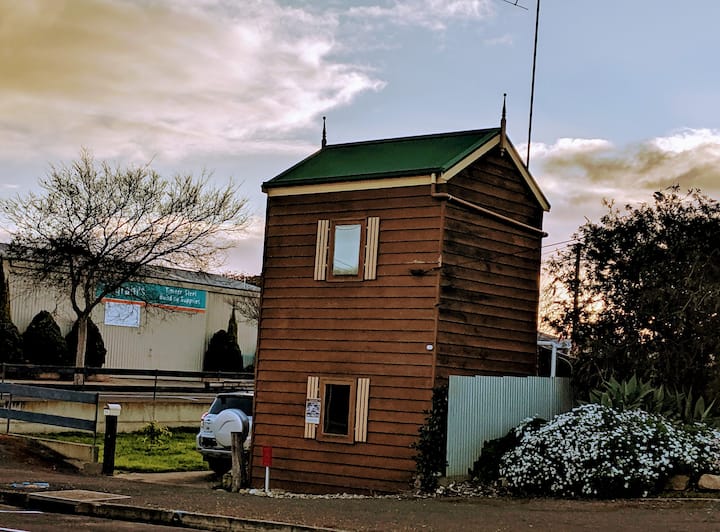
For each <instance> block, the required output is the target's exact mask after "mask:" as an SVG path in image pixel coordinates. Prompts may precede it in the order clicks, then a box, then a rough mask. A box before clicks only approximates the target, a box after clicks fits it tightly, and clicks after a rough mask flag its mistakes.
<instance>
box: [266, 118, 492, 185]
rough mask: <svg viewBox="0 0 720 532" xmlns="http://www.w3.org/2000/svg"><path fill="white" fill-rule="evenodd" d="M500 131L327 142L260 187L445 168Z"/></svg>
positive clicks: (424, 172) (390, 175)
mask: <svg viewBox="0 0 720 532" xmlns="http://www.w3.org/2000/svg"><path fill="white" fill-rule="evenodd" d="M499 133H500V128H491V129H476V130H473V131H459V132H454V133H439V134H435V135H421V136H417V137H402V138H395V139H385V140H372V141H367V142H351V143H348V144H332V145H330V144H328V145H327V146H325V147H324V148H322V149H320V150H318V151H317V152H315V153H314V154H312V155H311V156H309V157H308V158H306V159H305V160H303V161H300V162H299V163H298V164H296V165H295V166H293V167H291V168H289V169H287V170H285V171H284V172H283V173H281V174H279V175H277V176H276V177H274V178H272V179H271V180H270V181H267V182H265V183H263V188H273V187H284V186H293V185H310V184H319V183H333V182H339V181H356V180H360V179H373V178H380V177H402V176H411V175H424V174H429V173H431V172H438V173H439V172H444V171H446V170H448V169H449V168H451V167H452V166H453V165H455V164H456V163H458V162H459V161H461V160H462V159H463V158H464V157H466V156H467V155H469V154H471V153H472V152H473V151H475V150H476V149H478V148H479V147H481V146H482V145H483V144H485V143H486V142H488V141H489V140H490V139H492V138H493V137H495V136H496V135H498V134H499Z"/></svg>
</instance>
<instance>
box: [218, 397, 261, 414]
mask: <svg viewBox="0 0 720 532" xmlns="http://www.w3.org/2000/svg"><path fill="white" fill-rule="evenodd" d="M252 407H253V398H252V396H250V395H220V396H218V397H216V398H215V400H214V401H213V404H212V405H211V406H210V410H209V412H208V413H209V414H219V413H220V412H222V411H223V410H227V409H228V408H236V409H238V410H242V411H243V412H245V413H246V414H247V415H248V416H252Z"/></svg>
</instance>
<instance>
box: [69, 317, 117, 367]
mask: <svg viewBox="0 0 720 532" xmlns="http://www.w3.org/2000/svg"><path fill="white" fill-rule="evenodd" d="M77 337H78V322H77V321H76V322H75V323H73V326H72V329H70V332H69V333H68V334H67V336H66V337H65V341H66V342H67V346H68V350H69V351H70V357H71V359H72V360H71V362H70V365H71V366H74V365H75V353H76V352H77V341H78V340H77ZM106 356H107V349H106V348H105V342H104V341H103V338H102V334H100V329H98V326H97V325H95V322H94V321H92V320H91V319H89V318H88V322H87V342H86V344H85V366H86V367H88V368H101V367H103V365H104V364H105V357H106Z"/></svg>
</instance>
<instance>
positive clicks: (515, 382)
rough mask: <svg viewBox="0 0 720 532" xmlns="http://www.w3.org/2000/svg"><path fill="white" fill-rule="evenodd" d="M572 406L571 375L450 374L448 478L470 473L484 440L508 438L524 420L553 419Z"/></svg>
mask: <svg viewBox="0 0 720 532" xmlns="http://www.w3.org/2000/svg"><path fill="white" fill-rule="evenodd" d="M571 408H572V393H571V389H570V379H566V378H552V377H485V376H478V377H460V376H451V377H450V388H449V391H448V442H447V461H448V469H447V476H448V477H457V476H466V475H467V471H468V469H469V468H471V467H472V466H473V464H474V462H475V461H476V460H477V459H478V457H479V456H480V451H481V450H482V447H483V444H484V443H485V442H486V441H489V440H492V439H495V438H500V437H502V436H505V434H507V433H508V431H509V430H510V429H512V428H513V427H515V426H517V425H518V424H519V423H520V422H521V421H522V420H523V419H525V418H527V417H532V416H539V417H541V418H543V419H550V418H551V417H553V416H554V415H556V414H559V413H562V412H567V411H569V410H570V409H571Z"/></svg>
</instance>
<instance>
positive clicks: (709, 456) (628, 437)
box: [500, 404, 720, 498]
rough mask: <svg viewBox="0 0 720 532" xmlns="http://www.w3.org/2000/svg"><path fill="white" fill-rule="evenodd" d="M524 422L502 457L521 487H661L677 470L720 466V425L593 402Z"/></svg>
mask: <svg viewBox="0 0 720 532" xmlns="http://www.w3.org/2000/svg"><path fill="white" fill-rule="evenodd" d="M518 430H524V435H523V436H522V438H521V440H520V443H519V445H518V446H517V447H516V448H515V449H513V450H512V451H510V452H508V453H507V454H505V455H504V456H503V458H502V462H501V467H500V474H501V475H503V476H504V477H505V478H506V479H507V482H508V487H509V488H510V489H512V490H513V491H515V492H517V493H521V494H528V495H557V496H569V497H604V498H609V497H636V496H647V495H648V494H651V493H656V492H658V491H659V490H660V489H662V487H663V486H664V484H665V482H666V481H667V479H668V478H669V477H670V476H671V475H672V474H675V473H689V474H691V475H698V474H700V473H702V472H712V471H715V470H717V465H718V464H716V463H715V464H713V462H712V461H713V459H715V458H714V457H716V456H717V454H718V453H719V452H720V432H718V431H716V430H711V429H709V428H707V427H706V426H703V425H700V424H696V425H693V426H692V427H690V428H688V429H681V428H678V427H677V426H676V425H674V424H672V423H671V422H669V421H668V420H666V419H665V418H663V417H661V416H658V415H653V414H648V413H647V412H643V411H641V410H628V411H625V412H618V411H616V410H614V409H612V408H608V407H604V406H602V405H598V404H587V405H583V406H580V407H578V408H575V409H574V410H572V411H571V412H568V413H566V414H561V415H559V416H556V417H555V418H554V419H553V420H552V421H550V422H549V423H547V424H545V425H543V426H541V427H540V428H538V429H535V430H532V429H531V430H525V429H524V425H521V427H519V429H518Z"/></svg>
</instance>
